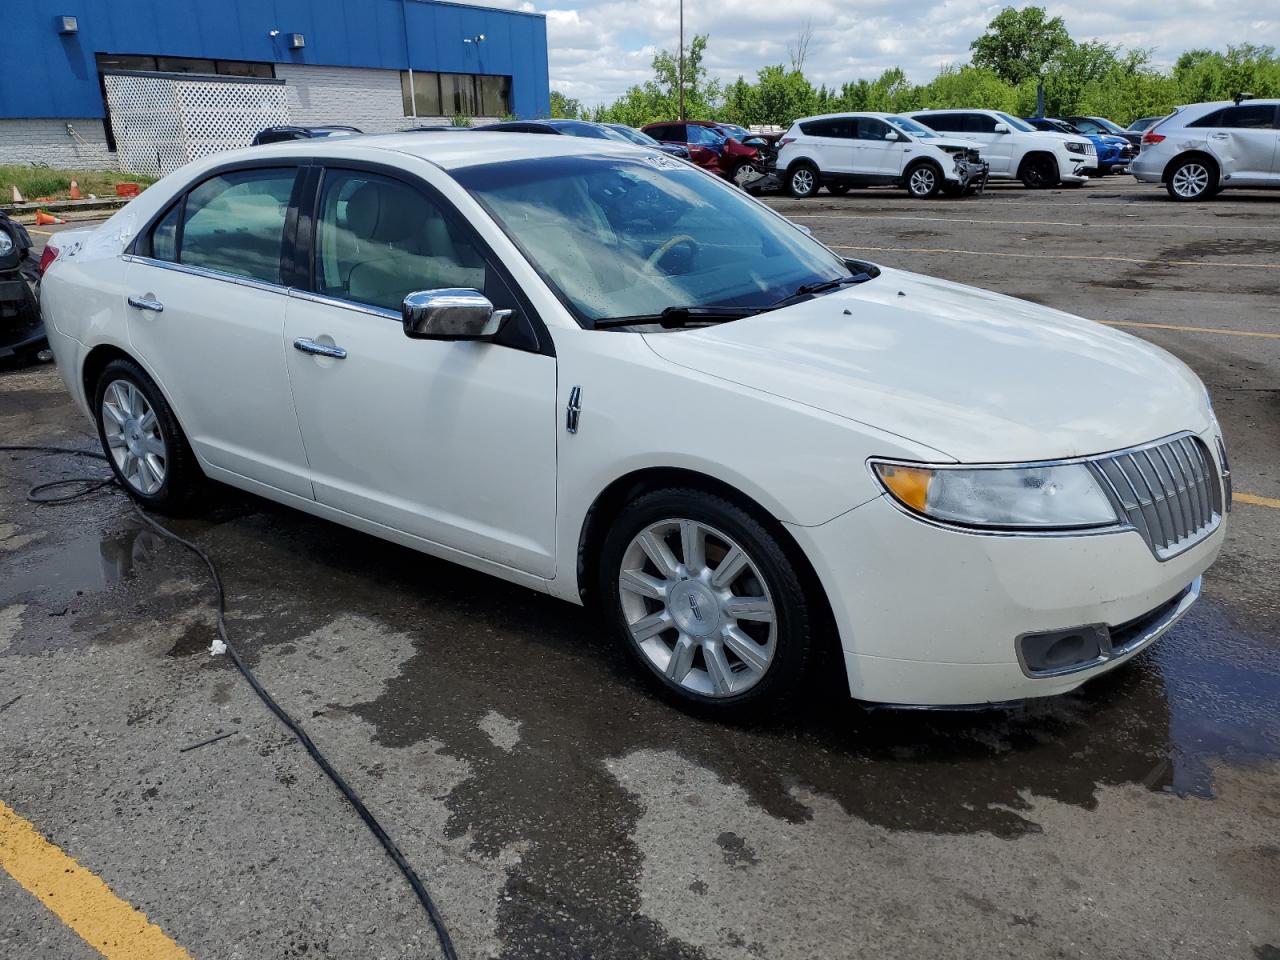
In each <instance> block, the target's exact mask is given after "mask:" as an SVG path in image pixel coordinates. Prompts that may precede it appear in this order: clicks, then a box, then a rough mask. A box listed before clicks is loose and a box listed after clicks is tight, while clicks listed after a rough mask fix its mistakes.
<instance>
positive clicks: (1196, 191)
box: [1164, 156, 1220, 202]
mask: <svg viewBox="0 0 1280 960" xmlns="http://www.w3.org/2000/svg"><path fill="white" fill-rule="evenodd" d="M1164 188H1165V190H1167V191H1168V193H1169V196H1170V197H1172V198H1173V199H1174V200H1182V201H1187V202H1189V201H1193V200H1207V199H1209V198H1210V197H1212V196H1214V195H1215V194H1217V193H1218V191H1219V189H1220V187H1219V185H1218V171H1217V170H1216V169H1214V166H1213V164H1211V163H1210V162H1209V161H1207V160H1205V159H1204V158H1203V157H1195V156H1192V157H1185V158H1183V159H1181V160H1176V161H1174V162H1173V163H1172V164H1170V166H1169V169H1168V171H1167V173H1166V174H1165V178H1164Z"/></svg>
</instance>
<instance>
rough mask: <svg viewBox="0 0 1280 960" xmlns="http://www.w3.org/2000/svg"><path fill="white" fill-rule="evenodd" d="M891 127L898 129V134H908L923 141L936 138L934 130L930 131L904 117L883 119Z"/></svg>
mask: <svg viewBox="0 0 1280 960" xmlns="http://www.w3.org/2000/svg"><path fill="white" fill-rule="evenodd" d="M885 120H886V121H888V122H889V123H890V124H891V125H892V126H895V127H897V128H898V132H899V133H909V134H910V135H911V136H913V137H919V138H920V139H921V140H924V139H925V138H927V137H936V136H937V135H938V133H937V131H936V130H930V129H929V128H928V127H926V126H925V125H924V124H922V123H916V122H915V121H914V120H908V119H907V118H906V117H885Z"/></svg>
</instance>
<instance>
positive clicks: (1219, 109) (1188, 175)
mask: <svg viewBox="0 0 1280 960" xmlns="http://www.w3.org/2000/svg"><path fill="white" fill-rule="evenodd" d="M1129 172H1130V173H1132V174H1133V175H1134V176H1135V177H1137V178H1138V179H1139V180H1143V181H1146V182H1147V183H1163V184H1164V185H1165V189H1166V190H1168V191H1169V196H1171V197H1173V199H1175V200H1201V199H1204V198H1206V197H1211V196H1213V195H1214V194H1215V193H1217V192H1218V191H1219V190H1224V189H1226V188H1227V187H1254V188H1257V187H1280V100H1238V101H1231V100H1228V101H1224V102H1219V103H1195V104H1191V105H1190V106H1186V107H1178V108H1177V109H1176V110H1175V111H1174V112H1173V113H1172V114H1170V115H1169V116H1167V117H1165V118H1164V119H1163V120H1161V121H1160V122H1159V123H1157V124H1155V126H1153V127H1151V128H1150V129H1149V130H1147V132H1146V133H1144V134H1143V135H1142V152H1141V153H1139V154H1138V158H1137V159H1136V160H1134V161H1133V163H1131V164H1130V165H1129Z"/></svg>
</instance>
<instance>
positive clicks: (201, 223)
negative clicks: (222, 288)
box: [153, 167, 297, 283]
mask: <svg viewBox="0 0 1280 960" xmlns="http://www.w3.org/2000/svg"><path fill="white" fill-rule="evenodd" d="M296 177H297V171H296V170H295V169H294V168H293V167H288V168H266V169H254V170H236V171H234V172H232V173H224V174H222V175H220V176H217V177H212V178H211V179H209V180H206V181H205V182H204V183H202V184H200V186H198V187H196V188H195V189H194V190H192V191H191V192H190V193H189V194H187V200H186V204H185V206H184V214H183V218H182V232H181V237H180V239H179V250H178V258H177V259H178V262H179V263H184V264H188V265H190V266H193V267H203V268H205V269H207V270H217V271H219V272H220V273H229V274H233V275H235V276H238V277H250V278H252V279H254V280H263V281H265V282H267V283H280V282H281V279H280V255H281V252H282V250H283V247H284V225H285V216H286V214H287V213H288V210H289V197H290V196H291V195H292V193H293V183H294V180H295V179H296ZM160 226H163V221H162V222H161V224H160ZM157 230H159V227H157ZM154 242H155V240H154V238H153V244H154Z"/></svg>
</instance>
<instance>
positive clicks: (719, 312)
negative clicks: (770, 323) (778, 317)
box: [593, 306, 771, 330]
mask: <svg viewBox="0 0 1280 960" xmlns="http://www.w3.org/2000/svg"><path fill="white" fill-rule="evenodd" d="M768 309H771V308H769V307H696V306H689V307H667V308H666V309H665V310H663V311H662V312H661V313H647V314H637V315H636V316H633V317H604V318H602V319H600V320H597V321H595V323H594V324H593V326H594V328H595V329H596V330H607V329H608V328H609V327H639V326H644V325H645V324H652V323H656V324H658V325H659V326H662V327H666V328H667V329H668V330H670V329H673V328H676V327H687V326H688V325H689V324H690V323H727V322H728V321H730V320H741V319H742V318H743V317H754V316H755V315H756V314H757V313H763V312H764V311H765V310H768Z"/></svg>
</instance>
